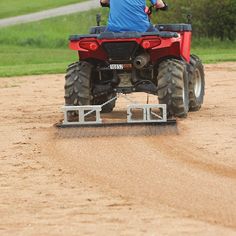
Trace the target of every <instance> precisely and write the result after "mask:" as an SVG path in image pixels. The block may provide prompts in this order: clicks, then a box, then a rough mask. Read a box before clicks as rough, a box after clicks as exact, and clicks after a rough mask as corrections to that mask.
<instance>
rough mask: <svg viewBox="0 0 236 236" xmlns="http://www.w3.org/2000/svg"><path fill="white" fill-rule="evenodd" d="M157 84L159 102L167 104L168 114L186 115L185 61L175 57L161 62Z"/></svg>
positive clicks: (186, 81) (187, 103)
mask: <svg viewBox="0 0 236 236" xmlns="http://www.w3.org/2000/svg"><path fill="white" fill-rule="evenodd" d="M157 85H158V100H159V103H160V104H166V105H167V114H168V116H176V117H186V116H187V113H188V109H189V97H188V96H189V92H188V77H187V69H186V63H184V62H182V61H179V60H176V59H167V60H165V61H163V62H161V63H160V65H159V68H158V76H157Z"/></svg>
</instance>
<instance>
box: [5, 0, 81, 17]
mask: <svg viewBox="0 0 236 236" xmlns="http://www.w3.org/2000/svg"><path fill="white" fill-rule="evenodd" d="M81 1H83V0H8V1H5V0H0V9H1V10H0V19H1V18H6V17H11V16H18V15H23V14H28V13H32V12H37V11H41V10H46V9H50V8H54V7H60V6H64V5H67V4H72V3H78V2H81Z"/></svg>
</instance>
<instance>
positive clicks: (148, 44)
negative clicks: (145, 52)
mask: <svg viewBox="0 0 236 236" xmlns="http://www.w3.org/2000/svg"><path fill="white" fill-rule="evenodd" d="M160 44H161V39H159V38H157V39H144V40H143V41H142V43H141V45H142V47H143V48H144V49H149V48H154V47H157V46H159V45H160Z"/></svg>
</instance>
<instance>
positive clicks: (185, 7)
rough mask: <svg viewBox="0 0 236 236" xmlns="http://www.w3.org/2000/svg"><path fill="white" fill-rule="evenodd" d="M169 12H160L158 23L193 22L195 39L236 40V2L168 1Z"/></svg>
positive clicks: (217, 0)
mask: <svg viewBox="0 0 236 236" xmlns="http://www.w3.org/2000/svg"><path fill="white" fill-rule="evenodd" d="M166 2H167V3H168V5H169V11H168V12H162V11H159V12H158V16H157V19H156V17H155V16H154V17H153V22H156V21H157V22H158V23H187V22H191V23H192V26H193V34H194V35H195V37H207V38H219V39H221V40H227V39H228V40H231V41H234V40H235V39H236V0H166Z"/></svg>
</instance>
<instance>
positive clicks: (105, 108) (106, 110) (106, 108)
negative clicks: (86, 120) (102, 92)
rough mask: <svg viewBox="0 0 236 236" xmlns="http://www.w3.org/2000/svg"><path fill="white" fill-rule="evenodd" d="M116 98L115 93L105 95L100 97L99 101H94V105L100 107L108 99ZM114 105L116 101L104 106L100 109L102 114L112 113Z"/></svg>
mask: <svg viewBox="0 0 236 236" xmlns="http://www.w3.org/2000/svg"><path fill="white" fill-rule="evenodd" d="M115 96H116V94H115V93H113V94H110V95H106V96H103V97H101V98H100V99H98V100H96V103H95V104H96V105H102V104H103V103H105V102H107V101H109V100H110V99H112V98H114V97H115ZM115 105H116V99H114V100H113V101H112V102H110V103H107V104H106V105H105V106H103V107H102V113H110V112H112V111H113V109H114V108H115Z"/></svg>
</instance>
